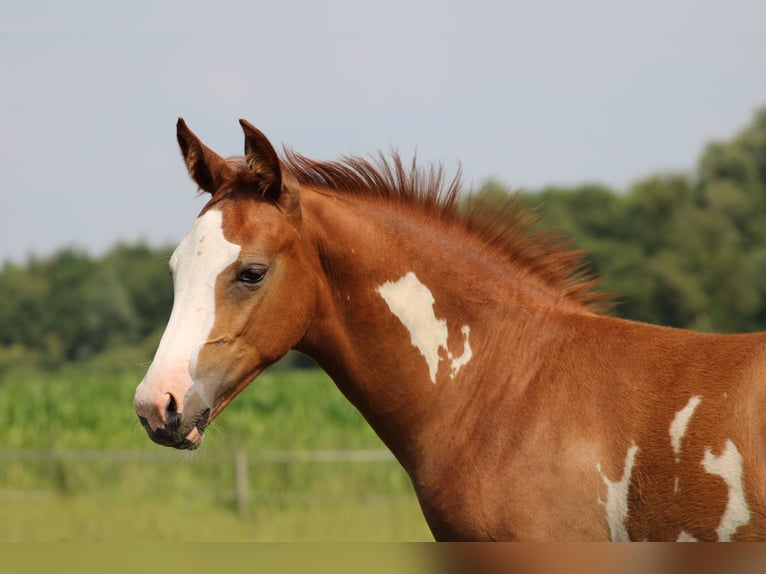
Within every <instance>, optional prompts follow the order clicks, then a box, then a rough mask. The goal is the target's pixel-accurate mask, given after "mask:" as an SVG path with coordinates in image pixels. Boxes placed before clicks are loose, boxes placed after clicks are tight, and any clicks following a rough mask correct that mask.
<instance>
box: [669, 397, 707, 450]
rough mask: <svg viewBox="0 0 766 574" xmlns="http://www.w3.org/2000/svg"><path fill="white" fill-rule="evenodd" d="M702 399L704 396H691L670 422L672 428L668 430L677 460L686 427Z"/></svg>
mask: <svg viewBox="0 0 766 574" xmlns="http://www.w3.org/2000/svg"><path fill="white" fill-rule="evenodd" d="M701 401H702V397H700V396H693V397H692V398H690V399H689V402H688V403H686V406H685V407H684V408H682V409H681V410H680V411H678V412H677V413H676V416H675V417H673V422H671V423H670V429H668V432H669V434H670V444H671V446H672V447H673V452H674V453H675V455H676V462H679V461H680V456H679V455H680V454H681V441H682V440H683V438H684V435H686V429H687V427H688V426H689V421H690V420H691V418H692V415H693V414H694V410H695V409H696V408H697V406H698V405H699V404H700V402H701Z"/></svg>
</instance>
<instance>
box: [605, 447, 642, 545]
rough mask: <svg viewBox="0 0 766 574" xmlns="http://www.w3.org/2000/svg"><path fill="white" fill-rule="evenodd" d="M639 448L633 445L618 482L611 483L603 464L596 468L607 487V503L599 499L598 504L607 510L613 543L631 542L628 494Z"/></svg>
mask: <svg viewBox="0 0 766 574" xmlns="http://www.w3.org/2000/svg"><path fill="white" fill-rule="evenodd" d="M636 452H638V446H637V445H635V444H633V445H631V447H630V448H629V449H628V453H627V454H626V455H625V468H624V470H623V471H622V477H620V480H618V481H611V480H609V479H608V478H607V476H606V475H605V474H604V473H603V472H602V470H601V463H599V464H597V465H596V468H597V470H598V472H599V474H601V478H602V480H603V481H604V484H605V485H606V502H604V501H603V500H601V498H600V497H599V499H598V502H599V504H601V505H602V506H603V507H604V508H606V521H607V524H608V525H609V538H610V539H611V540H612V542H630V537H629V536H628V531H627V529H626V528H625V521H626V520H627V518H628V492H629V490H630V476H631V474H632V473H633V465H634V464H635V462H636Z"/></svg>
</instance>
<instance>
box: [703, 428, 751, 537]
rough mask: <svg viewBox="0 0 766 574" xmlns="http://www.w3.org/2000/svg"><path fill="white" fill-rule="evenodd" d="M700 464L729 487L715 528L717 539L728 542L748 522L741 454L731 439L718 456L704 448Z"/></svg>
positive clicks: (748, 514) (748, 510)
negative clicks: (727, 496) (724, 506)
mask: <svg viewBox="0 0 766 574" xmlns="http://www.w3.org/2000/svg"><path fill="white" fill-rule="evenodd" d="M702 466H704V467H705V470H706V471H707V472H708V473H710V474H715V475H717V476H720V477H721V478H722V479H723V480H724V482H725V483H726V486H728V487H729V500H728V502H727V503H726V510H724V512H723V516H722V517H721V522H720V524H719V525H718V528H717V529H716V533H717V534H718V540H720V541H721V542H728V541H730V540H731V537H732V536H733V535H734V533H735V532H736V531H737V528H739V527H740V526H742V525H743V524H747V523H748V522H750V509H749V508H748V506H747V501H746V500H745V490H744V487H743V486H742V455H741V454H740V453H739V450H738V449H737V446H736V445H735V444H734V443H733V442H732V441H731V440H727V441H726V446H725V447H724V449H723V452H722V453H721V455H720V456H715V455H714V454H713V452H712V451H711V450H710V449H709V448H706V449H705V456H704V457H703V459H702Z"/></svg>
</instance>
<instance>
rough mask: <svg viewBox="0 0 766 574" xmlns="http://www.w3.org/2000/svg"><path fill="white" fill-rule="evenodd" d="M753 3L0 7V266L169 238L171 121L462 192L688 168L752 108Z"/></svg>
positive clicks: (763, 39) (174, 177)
mask: <svg viewBox="0 0 766 574" xmlns="http://www.w3.org/2000/svg"><path fill="white" fill-rule="evenodd" d="M764 22H766V2H764V1H763V0H727V1H723V0H721V1H711V0H696V1H693V0H640V1H639V0H636V1H630V2H624V1H619V0H578V1H577V2H573V1H569V0H535V1H524V2H520V1H516V0H502V1H501V0H495V1H491V2H490V1H486V0H472V1H470V2H454V1H452V0H438V1H437V0H425V1H419V0H388V1H386V2H367V1H364V0H330V1H322V0H280V1H278V2H277V1H271V2H262V1H259V0H216V1H215V2H212V1H210V0H207V1H205V2H199V1H193V0H192V1H180V0H178V1H162V0H153V1H151V2H148V1H145V0H135V1H132V2H108V1H106V0H98V1H85V0H69V1H67V2H59V1H36V0H30V1H28V2H8V3H6V5H4V6H3V9H2V11H1V14H0V70H2V75H1V76H0V103H1V104H2V105H0V198H2V209H1V210H0V262H2V261H14V262H23V261H25V260H26V259H27V257H29V256H31V255H36V256H46V255H49V254H51V253H53V252H54V251H56V250H57V249H60V248H63V247H76V248H80V249H85V250H87V251H89V252H90V253H93V254H96V255H98V254H101V253H103V252H105V251H106V250H108V249H109V248H111V247H113V246H114V245H115V244H116V243H117V242H135V241H139V240H144V241H148V242H149V243H151V244H154V245H161V244H167V243H176V242H178V241H179V240H180V238H181V237H182V236H183V235H184V234H185V233H186V232H187V231H188V229H189V228H190V227H191V224H192V222H193V220H194V218H195V217H196V215H197V213H198V212H199V210H200V209H201V208H202V206H203V205H204V202H205V198H204V197H200V196H198V194H197V190H196V188H195V186H194V185H193V183H192V182H191V181H190V180H189V178H188V176H187V174H186V170H185V167H184V165H183V162H182V160H181V156H180V153H179V151H178V147H177V143H176V140H175V123H176V119H177V118H178V117H179V116H183V117H184V118H185V119H186V121H187V123H188V124H189V126H190V127H191V128H192V129H193V130H194V131H195V132H196V133H197V134H198V135H199V136H200V137H201V138H202V139H203V141H205V142H206V143H207V144H208V145H209V146H210V147H212V148H213V149H214V150H216V151H217V152H218V153H220V154H222V155H232V154H238V153H242V146H243V136H242V132H241V129H240V127H239V125H238V123H237V120H238V119H239V118H241V117H242V118H246V119H248V120H249V121H250V122H252V123H253V124H255V125H256V126H258V127H259V128H260V129H261V130H262V131H263V132H264V133H266V135H267V136H268V137H269V138H270V139H271V141H272V142H273V143H274V145H275V147H277V148H278V149H279V148H281V146H282V145H283V144H284V145H288V146H289V147H291V148H293V149H295V150H296V151H298V152H300V153H302V154H304V155H308V156H310V157H314V158H316V159H321V160H329V159H335V158H337V157H338V156H340V155H344V154H355V155H366V154H370V153H375V152H376V151H377V150H379V149H382V150H384V151H385V150H391V149H397V150H399V151H400V153H402V154H403V155H404V156H405V157H409V156H411V155H412V154H413V153H415V152H416V151H417V154H418V158H420V159H421V160H422V161H424V162H425V161H435V162H443V163H444V165H445V167H446V168H447V170H448V171H453V170H454V169H456V167H457V166H458V165H460V166H461V167H462V170H463V174H464V179H465V182H466V187H467V188H470V187H472V186H473V187H477V186H479V185H481V183H482V182H484V181H485V180H487V179H489V178H493V179H496V180H498V181H500V182H502V183H503V184H505V185H507V186H509V187H512V188H515V189H527V190H535V189H540V188H542V187H544V186H546V185H552V184H556V185H565V186H574V185H578V184H582V183H586V182H598V183H602V184H605V185H608V186H610V187H613V188H614V189H616V190H625V189H627V188H628V187H629V186H630V184H631V182H635V181H636V180H638V179H640V178H642V177H648V176H651V175H653V174H656V173H660V172H665V171H686V172H689V173H691V172H693V170H694V168H695V165H696V162H697V160H698V158H699V156H700V154H701V152H702V150H703V149H704V147H705V145H706V144H707V143H708V142H710V141H711V140H726V139H728V138H731V137H732V136H733V135H734V134H736V133H737V132H738V131H739V130H741V129H742V128H743V127H745V126H746V125H747V124H748V123H749V122H750V121H751V120H752V118H753V114H754V112H755V111H756V110H757V109H758V108H760V107H763V106H765V105H766V33H764Z"/></svg>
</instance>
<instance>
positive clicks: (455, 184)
mask: <svg viewBox="0 0 766 574" xmlns="http://www.w3.org/2000/svg"><path fill="white" fill-rule="evenodd" d="M283 160H284V163H285V165H286V167H287V168H288V169H289V170H290V172H291V173H292V174H293V175H294V177H295V178H296V179H297V180H298V182H299V183H300V184H301V185H307V186H312V187H315V188H323V189H328V190H333V191H336V192H338V193H344V194H351V195H355V196H362V197H374V198H378V199H382V200H384V201H389V202H393V203H398V204H400V205H403V206H407V207H409V208H411V209H416V210H419V211H422V212H424V213H427V214H429V215H430V216H431V217H436V218H438V219H439V220H441V221H444V222H447V223H452V224H454V225H456V226H458V227H462V228H463V229H464V230H465V232H467V233H468V234H470V235H472V236H475V237H477V238H479V240H480V241H481V242H482V243H483V244H484V245H485V246H486V248H487V249H488V250H489V251H490V252H492V253H493V254H494V255H495V256H496V257H498V258H499V259H500V260H502V261H504V262H505V263H506V264H510V265H511V266H512V267H513V268H514V269H516V270H518V271H521V272H522V273H524V274H525V275H528V276H531V277H534V278H537V279H538V280H540V281H542V282H543V283H544V284H545V285H547V286H549V287H551V288H553V289H554V290H555V291H557V292H558V293H560V294H562V295H563V296H564V297H565V298H566V299H568V300H570V301H573V302H575V303H579V304H581V305H584V306H585V307H587V308H588V309H589V310H591V311H593V312H596V313H606V312H608V311H609V310H610V308H611V306H612V295H611V294H610V293H608V292H607V291H604V290H603V289H599V286H600V281H599V279H598V278H597V277H596V275H595V273H594V272H593V271H592V269H591V266H590V265H589V264H588V262H587V260H586V259H585V253H584V251H582V250H579V249H573V248H572V242H571V240H569V239H566V238H564V237H563V236H561V235H560V234H557V233H555V232H553V231H551V230H541V229H539V228H538V225H537V224H538V223H539V221H540V215H539V212H538V210H536V209H531V208H529V207H527V206H526V205H525V204H524V203H523V201H522V199H521V197H520V196H519V194H511V193H508V194H502V195H501V194H486V193H478V194H468V195H465V196H462V194H461V190H462V178H461V172H460V169H458V170H457V172H456V174H455V175H454V177H452V178H451V179H447V178H445V175H444V168H443V165H441V164H437V165H434V164H429V165H428V166H427V167H425V168H423V167H422V166H419V165H418V164H417V158H416V157H413V159H412V162H411V163H410V165H406V164H405V162H403V161H402V159H401V157H400V156H399V154H398V153H396V152H393V153H391V155H390V156H386V155H385V154H383V153H382V152H381V153H379V154H378V155H377V156H373V157H372V158H371V159H369V160H368V159H365V158H361V157H356V156H344V157H342V158H341V159H340V160H338V161H329V162H324V161H322V162H320V161H316V160H312V159H310V158H307V157H305V156H303V155H300V154H298V153H296V152H294V151H292V150H288V149H286V150H285V153H284V157H283Z"/></svg>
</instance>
